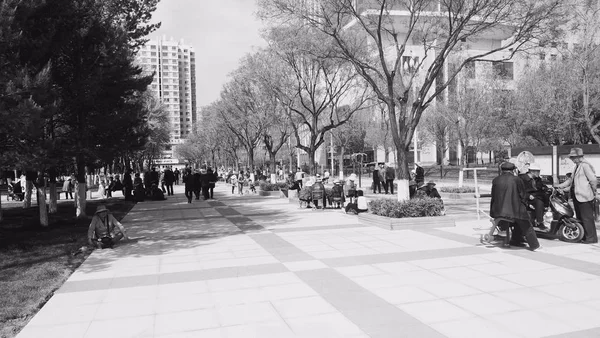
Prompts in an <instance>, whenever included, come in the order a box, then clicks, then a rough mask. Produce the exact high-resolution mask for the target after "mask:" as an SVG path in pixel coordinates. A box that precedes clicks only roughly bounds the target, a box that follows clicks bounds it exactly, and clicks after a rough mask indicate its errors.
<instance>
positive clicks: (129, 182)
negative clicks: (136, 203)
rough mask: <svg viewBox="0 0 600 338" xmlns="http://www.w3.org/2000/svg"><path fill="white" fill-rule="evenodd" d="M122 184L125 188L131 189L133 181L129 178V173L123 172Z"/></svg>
mask: <svg viewBox="0 0 600 338" xmlns="http://www.w3.org/2000/svg"><path fill="white" fill-rule="evenodd" d="M123 185H124V186H125V188H129V189H133V181H132V180H131V174H129V173H125V175H123Z"/></svg>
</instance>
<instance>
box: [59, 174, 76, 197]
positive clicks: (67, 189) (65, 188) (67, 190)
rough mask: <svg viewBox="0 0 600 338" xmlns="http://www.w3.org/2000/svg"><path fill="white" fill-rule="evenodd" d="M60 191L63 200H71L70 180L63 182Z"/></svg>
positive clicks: (71, 187) (71, 186)
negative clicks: (62, 194) (63, 196)
mask: <svg viewBox="0 0 600 338" xmlns="http://www.w3.org/2000/svg"><path fill="white" fill-rule="evenodd" d="M62 190H63V192H64V193H65V199H68V198H70V199H73V182H72V181H71V178H67V179H66V180H65V182H64V183H63V188H62Z"/></svg>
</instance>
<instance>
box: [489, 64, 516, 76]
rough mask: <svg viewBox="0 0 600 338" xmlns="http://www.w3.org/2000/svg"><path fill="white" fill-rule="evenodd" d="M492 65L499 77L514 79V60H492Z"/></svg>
mask: <svg viewBox="0 0 600 338" xmlns="http://www.w3.org/2000/svg"><path fill="white" fill-rule="evenodd" d="M492 67H493V68H494V72H495V73H496V75H498V76H499V77H501V78H503V79H506V80H512V79H513V63H512V62H504V61H496V62H492Z"/></svg>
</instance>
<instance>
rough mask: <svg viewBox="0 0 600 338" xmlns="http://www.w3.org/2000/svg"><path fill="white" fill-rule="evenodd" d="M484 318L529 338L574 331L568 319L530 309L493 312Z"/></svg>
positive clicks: (503, 328)
mask: <svg viewBox="0 0 600 338" xmlns="http://www.w3.org/2000/svg"><path fill="white" fill-rule="evenodd" d="M484 319H486V320H491V321H493V322H494V323H496V324H497V325H498V326H500V328H501V329H502V330H506V331H509V332H511V333H512V334H515V335H522V336H524V337H531V338H536V337H545V336H549V335H555V334H562V333H567V332H571V331H575V329H574V328H573V327H572V326H570V325H567V323H568V320H564V321H560V320H555V319H554V318H551V317H549V316H545V315H543V314H541V313H540V312H537V311H532V310H523V311H513V312H508V313H501V314H495V315H491V316H488V317H484Z"/></svg>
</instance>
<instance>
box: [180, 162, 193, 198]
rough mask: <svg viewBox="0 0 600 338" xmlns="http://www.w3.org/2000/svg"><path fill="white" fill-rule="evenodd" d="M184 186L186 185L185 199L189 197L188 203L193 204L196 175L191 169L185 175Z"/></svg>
mask: <svg viewBox="0 0 600 338" xmlns="http://www.w3.org/2000/svg"><path fill="white" fill-rule="evenodd" d="M183 184H184V185H185V197H187V200H188V203H192V198H193V196H194V195H193V193H194V175H192V170H191V169H190V168H188V169H187V171H186V172H185V173H184V175H183Z"/></svg>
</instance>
